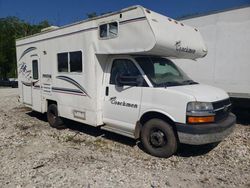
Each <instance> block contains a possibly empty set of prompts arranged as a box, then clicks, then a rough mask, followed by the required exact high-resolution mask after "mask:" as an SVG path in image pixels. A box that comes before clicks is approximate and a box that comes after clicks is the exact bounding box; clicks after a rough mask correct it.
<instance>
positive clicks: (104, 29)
mask: <svg viewBox="0 0 250 188" xmlns="http://www.w3.org/2000/svg"><path fill="white" fill-rule="evenodd" d="M117 35H118V22H111V23H108V24H102V25H100V26H99V36H100V38H101V39H105V38H114V37H116V36H117Z"/></svg>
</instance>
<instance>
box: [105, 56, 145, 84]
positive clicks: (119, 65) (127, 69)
mask: <svg viewBox="0 0 250 188" xmlns="http://www.w3.org/2000/svg"><path fill="white" fill-rule="evenodd" d="M119 75H123V76H141V73H140V71H139V70H138V69H137V67H136V66H135V64H134V63H133V62H132V61H130V60H128V59H116V60H114V61H113V64H112V68H111V75H110V82H109V83H110V84H112V85H115V84H116V79H117V77H118V76H119ZM142 85H143V86H146V85H147V84H146V82H145V81H144V80H143V84H142ZM131 86H133V85H131Z"/></svg>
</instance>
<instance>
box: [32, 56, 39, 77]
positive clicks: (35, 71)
mask: <svg viewBox="0 0 250 188" xmlns="http://www.w3.org/2000/svg"><path fill="white" fill-rule="evenodd" d="M32 74H33V75H32V76H33V79H34V80H38V61H37V60H33V61H32Z"/></svg>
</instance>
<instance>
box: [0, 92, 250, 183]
mask: <svg viewBox="0 0 250 188" xmlns="http://www.w3.org/2000/svg"><path fill="white" fill-rule="evenodd" d="M249 117H250V116H248V118H249ZM249 122H250V120H249V119H248V120H246V119H244V125H243V124H237V127H236V129H235V131H234V133H233V134H232V135H230V136H229V137H228V138H227V139H225V140H224V141H223V142H221V143H220V144H219V145H218V146H216V147H215V148H211V147H209V146H188V145H181V150H180V151H179V152H178V153H177V154H176V155H174V156H172V157H170V158H168V159H160V158H156V157H152V156H150V155H148V154H146V153H145V152H144V151H143V150H142V148H141V145H140V143H136V142H135V141H134V140H132V139H129V138H126V137H123V136H120V135H116V134H113V133H109V132H106V131H102V130H99V129H96V128H93V127H90V126H86V125H81V124H78V123H75V122H72V121H67V125H68V126H69V127H70V128H68V129H65V130H56V129H53V128H51V127H50V126H49V125H48V123H47V122H46V118H45V116H44V115H41V114H38V113H34V112H31V111H30V110H29V109H28V108H26V107H24V106H23V105H21V104H19V103H18V102H17V89H10V88H9V89H7V88H0V158H1V160H0V169H1V170H0V187H118V186H119V187H209V188H210V187H250V139H249V138H250V126H249Z"/></svg>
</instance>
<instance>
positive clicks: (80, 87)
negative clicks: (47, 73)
mask: <svg viewBox="0 0 250 188" xmlns="http://www.w3.org/2000/svg"><path fill="white" fill-rule="evenodd" d="M56 78H58V79H61V80H64V81H66V82H69V83H71V84H73V85H74V86H76V87H77V88H78V89H80V90H81V92H82V93H84V94H85V95H87V96H88V97H90V96H89V95H88V93H87V91H86V90H85V89H84V88H83V87H82V86H81V85H80V84H79V83H78V82H76V81H75V80H73V79H72V78H69V77H67V76H57V77H56ZM90 98H91V97H90Z"/></svg>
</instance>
